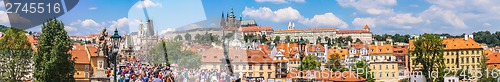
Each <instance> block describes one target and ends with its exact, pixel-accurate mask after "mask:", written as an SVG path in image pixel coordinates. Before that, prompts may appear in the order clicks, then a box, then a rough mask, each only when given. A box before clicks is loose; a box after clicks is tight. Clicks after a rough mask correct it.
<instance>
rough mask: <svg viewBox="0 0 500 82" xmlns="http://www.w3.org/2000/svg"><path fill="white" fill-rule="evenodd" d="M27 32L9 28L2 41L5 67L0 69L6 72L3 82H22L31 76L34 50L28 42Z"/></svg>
mask: <svg viewBox="0 0 500 82" xmlns="http://www.w3.org/2000/svg"><path fill="white" fill-rule="evenodd" d="M25 33H26V32H25V31H23V30H18V29H15V28H7V30H6V32H5V37H4V38H1V39H0V45H2V47H0V56H1V59H2V60H4V65H0V68H1V69H2V70H3V71H5V72H3V74H2V78H1V79H2V80H0V81H2V82H20V81H22V78H23V77H25V76H26V75H28V74H29V72H28V71H27V70H29V69H30V68H29V67H28V66H30V63H31V62H32V61H31V57H32V55H33V50H31V45H30V43H29V42H28V40H27V38H26V35H24V34H25Z"/></svg>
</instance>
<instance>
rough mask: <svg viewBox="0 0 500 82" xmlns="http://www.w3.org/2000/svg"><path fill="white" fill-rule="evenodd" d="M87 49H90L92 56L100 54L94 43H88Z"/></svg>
mask: <svg viewBox="0 0 500 82" xmlns="http://www.w3.org/2000/svg"><path fill="white" fill-rule="evenodd" d="M87 49H88V50H89V53H90V56H98V53H97V48H96V47H95V46H93V45H87Z"/></svg>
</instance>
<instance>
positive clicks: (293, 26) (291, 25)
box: [288, 22, 295, 30]
mask: <svg viewBox="0 0 500 82" xmlns="http://www.w3.org/2000/svg"><path fill="white" fill-rule="evenodd" d="M288 30H295V23H293V22H288Z"/></svg>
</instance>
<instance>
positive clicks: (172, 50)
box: [150, 41, 201, 68]
mask: <svg viewBox="0 0 500 82" xmlns="http://www.w3.org/2000/svg"><path fill="white" fill-rule="evenodd" d="M162 42H164V41H162ZM162 42H160V43H158V44H157V45H156V46H154V47H153V48H152V49H151V51H150V52H151V53H152V55H153V57H154V58H153V61H152V62H151V63H155V64H162V63H165V62H167V60H168V63H167V64H177V65H179V66H184V67H186V68H199V67H200V65H201V55H200V54H198V53H196V52H193V51H189V50H181V49H182V48H181V46H182V43H181V42H178V41H167V42H164V43H162ZM165 50H166V51H165ZM165 52H166V53H165ZM165 57H168V58H167V59H165Z"/></svg>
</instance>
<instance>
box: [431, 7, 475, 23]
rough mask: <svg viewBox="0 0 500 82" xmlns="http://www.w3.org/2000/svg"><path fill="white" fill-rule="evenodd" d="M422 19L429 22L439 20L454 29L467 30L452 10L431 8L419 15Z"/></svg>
mask: <svg viewBox="0 0 500 82" xmlns="http://www.w3.org/2000/svg"><path fill="white" fill-rule="evenodd" d="M421 15H422V17H424V18H425V19H429V20H433V19H435V20H441V21H442V22H444V23H447V24H449V25H451V26H453V27H456V28H467V25H466V24H465V22H464V20H463V19H462V18H461V17H460V16H457V14H456V13H455V12H454V11H452V10H447V9H443V8H440V7H436V6H431V7H429V9H427V10H425V11H424V12H422V13H421Z"/></svg>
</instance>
